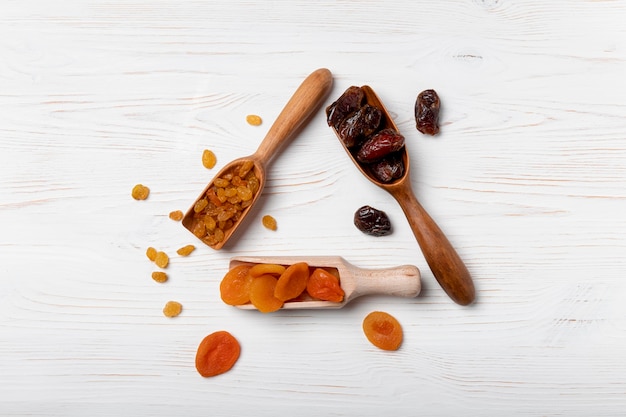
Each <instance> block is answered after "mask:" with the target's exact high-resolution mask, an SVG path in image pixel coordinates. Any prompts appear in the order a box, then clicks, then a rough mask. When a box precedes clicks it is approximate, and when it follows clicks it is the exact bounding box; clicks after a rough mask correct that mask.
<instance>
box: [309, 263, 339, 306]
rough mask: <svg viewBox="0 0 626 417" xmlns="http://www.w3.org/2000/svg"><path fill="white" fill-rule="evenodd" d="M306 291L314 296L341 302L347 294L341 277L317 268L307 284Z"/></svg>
mask: <svg viewBox="0 0 626 417" xmlns="http://www.w3.org/2000/svg"><path fill="white" fill-rule="evenodd" d="M306 291H307V293H309V295H310V296H311V297H313V298H317V299H320V300H324V301H332V302H335V303H340V302H342V301H343V297H344V295H345V293H344V291H343V289H342V288H341V286H340V285H339V279H338V278H337V277H336V276H335V275H333V274H331V273H330V272H328V271H326V270H324V269H322V268H316V269H315V270H314V271H313V273H312V274H311V276H310V277H309V280H308V282H307V285H306Z"/></svg>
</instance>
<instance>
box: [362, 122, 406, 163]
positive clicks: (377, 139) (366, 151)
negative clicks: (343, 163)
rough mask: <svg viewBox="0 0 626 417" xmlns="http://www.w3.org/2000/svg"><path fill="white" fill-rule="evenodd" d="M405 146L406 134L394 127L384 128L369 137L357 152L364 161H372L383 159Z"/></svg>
mask: <svg viewBox="0 0 626 417" xmlns="http://www.w3.org/2000/svg"><path fill="white" fill-rule="evenodd" d="M403 146H404V136H402V135H401V134H400V133H398V132H396V131H395V130H393V129H383V130H381V131H380V132H378V133H376V134H375V135H373V136H371V137H370V138H369V139H367V140H366V141H365V142H364V143H363V145H362V146H361V149H359V151H358V152H357V153H356V159H357V160H358V161H359V162H362V163H372V162H376V161H379V160H381V159H383V158H384V157H385V156H387V155H388V154H390V153H392V152H396V151H399V150H400V149H402V147H403Z"/></svg>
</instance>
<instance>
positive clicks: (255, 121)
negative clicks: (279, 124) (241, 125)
mask: <svg viewBox="0 0 626 417" xmlns="http://www.w3.org/2000/svg"><path fill="white" fill-rule="evenodd" d="M246 122H248V124H250V125H252V126H259V125H261V123H263V119H261V117H260V116H257V115H256V114H249V115H247V116H246Z"/></svg>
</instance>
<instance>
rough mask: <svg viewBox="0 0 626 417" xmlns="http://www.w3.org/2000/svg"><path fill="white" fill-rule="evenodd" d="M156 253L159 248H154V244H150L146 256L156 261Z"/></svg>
mask: <svg viewBox="0 0 626 417" xmlns="http://www.w3.org/2000/svg"><path fill="white" fill-rule="evenodd" d="M156 254H157V250H156V249H154V248H153V247H152V246H150V247H149V248H148V249H146V256H147V257H148V259H150V260H151V261H152V262H154V259H155V258H156Z"/></svg>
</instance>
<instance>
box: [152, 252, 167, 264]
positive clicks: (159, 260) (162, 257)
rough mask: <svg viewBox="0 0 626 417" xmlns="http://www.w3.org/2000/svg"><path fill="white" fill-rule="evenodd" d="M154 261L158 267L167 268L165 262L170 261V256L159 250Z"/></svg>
mask: <svg viewBox="0 0 626 417" xmlns="http://www.w3.org/2000/svg"><path fill="white" fill-rule="evenodd" d="M154 262H155V263H156V264H157V266H158V267H159V268H167V264H169V263H170V258H169V256H167V253H165V252H162V251H159V252H157V254H156V256H155V258H154Z"/></svg>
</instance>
